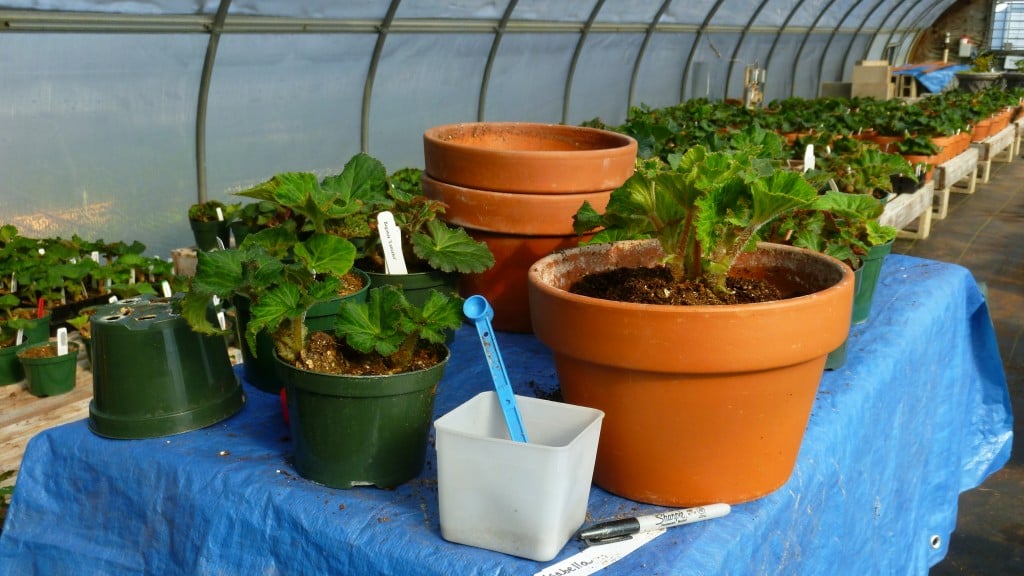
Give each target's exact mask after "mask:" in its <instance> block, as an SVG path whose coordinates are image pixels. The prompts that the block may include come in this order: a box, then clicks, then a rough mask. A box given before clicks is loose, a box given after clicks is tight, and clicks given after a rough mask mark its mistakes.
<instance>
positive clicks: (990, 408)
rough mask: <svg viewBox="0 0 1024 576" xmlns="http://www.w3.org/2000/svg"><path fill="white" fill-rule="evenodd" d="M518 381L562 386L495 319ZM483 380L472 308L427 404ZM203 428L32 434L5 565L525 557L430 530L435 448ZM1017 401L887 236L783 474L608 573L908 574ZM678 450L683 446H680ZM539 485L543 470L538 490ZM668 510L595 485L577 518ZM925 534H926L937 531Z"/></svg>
mask: <svg viewBox="0 0 1024 576" xmlns="http://www.w3.org/2000/svg"><path fill="white" fill-rule="evenodd" d="M498 340H499V342H500V344H501V346H502V348H503V356H504V358H505V361H506V362H507V363H508V365H509V374H510V378H511V380H512V382H513V387H514V388H515V389H516V392H517V393H518V394H523V395H538V394H540V393H546V392H550V391H551V390H553V389H554V388H555V386H556V384H557V380H556V375H555V370H554V368H553V366H552V362H551V358H550V354H549V352H548V351H547V349H546V348H545V347H544V346H543V345H541V344H540V343H538V341H537V340H536V339H535V338H534V337H532V336H531V335H521V334H505V333H499V334H498ZM489 387H490V376H489V372H488V368H487V365H486V363H485V361H484V358H483V354H482V352H481V350H480V346H479V343H478V342H477V341H476V335H475V332H474V330H473V328H472V327H471V326H465V327H463V328H462V329H461V330H460V331H459V332H458V334H457V336H456V339H455V342H454V344H453V356H452V359H451V362H450V365H449V367H448V370H447V373H446V375H445V378H444V380H443V381H442V382H441V384H440V386H439V388H438V397H437V402H436V415H441V414H444V413H447V412H448V411H449V410H451V409H453V408H454V407H456V406H457V405H459V404H461V403H462V402H464V401H466V400H468V399H469V398H471V397H472V396H474V395H475V394H476V393H478V392H480V391H482V390H485V389H488V388H489ZM246 391H247V393H248V403H247V405H246V406H245V407H244V408H243V410H242V411H241V412H240V413H239V414H237V415H236V416H234V417H232V418H230V419H228V420H226V421H224V422H222V423H220V424H217V425H215V426H211V427H209V428H206V429H203V430H199V431H195V432H190V433H187V434H182V435H178V436H172V437H167V438H158V439H151V440H134V441H117V440H108V439H103V438H99V437H97V436H95V435H93V434H92V433H90V432H89V430H88V428H87V426H86V423H85V422H84V421H81V422H76V423H72V424H68V425H65V426H61V427H57V428H54V429H51V430H48V431H45V432H43V433H41V434H39V435H38V436H36V437H35V438H33V440H32V441H31V442H30V444H29V446H28V450H27V452H26V455H25V458H24V461H23V463H22V468H21V471H20V474H19V477H18V483H17V489H16V490H15V494H14V500H13V503H12V506H11V508H10V512H9V515H8V518H7V524H6V528H5V530H4V532H3V534H2V536H0V574H3V575H18V576H23V575H26V574H40V575H44V574H45V575H47V576H50V575H59V574H75V575H88V574H104V575H109V574H161V575H173V574H188V575H195V574H263V575H274V574H288V575H294V574H361V575H365V574H437V575H448V574H466V575H469V574H473V575H485V574H486V575H498V574H533V573H534V572H536V571H537V570H538V569H540V568H542V567H544V566H545V565H549V564H552V563H554V562H556V561H558V560H561V559H564V558H566V557H568V556H570V555H572V554H575V553H577V552H579V551H580V550H581V545H580V544H579V543H578V542H576V541H571V542H570V543H569V544H568V545H567V546H566V548H565V549H564V550H563V551H562V553H561V554H560V555H559V557H558V558H556V559H555V560H553V561H552V562H550V563H537V562H532V561H528V560H523V559H520V558H515V557H512V556H507V555H504V554H499V553H495V552H490V551H487V550H482V549H477V548H472V547H468V546H461V545H457V544H452V543H449V542H446V541H445V540H443V539H442V538H441V533H440V527H439V520H438V513H437V473H436V468H435V452H434V449H433V447H432V446H431V447H430V448H429V450H428V462H427V466H426V468H425V470H424V471H423V473H422V474H421V475H420V476H419V477H418V478H416V479H415V480H413V481H411V482H409V483H408V484H405V485H403V486H401V487H399V488H397V489H395V490H379V489H375V488H364V489H355V490H349V491H344V490H336V489H331V488H325V487H323V486H319V485H316V484H314V483H311V482H308V481H306V480H304V479H302V478H300V477H298V476H297V474H296V473H295V471H294V469H293V468H292V465H291V464H290V462H289V454H290V450H291V445H290V442H289V440H288V430H287V427H286V426H285V425H284V423H283V422H282V418H281V414H280V405H279V401H278V398H277V397H275V396H272V395H268V394H265V393H262V392H259V391H258V390H256V389H254V388H251V387H248V386H247V387H246ZM1011 440H1012V416H1011V413H1010V404H1009V398H1008V391H1007V386H1006V379H1005V374H1004V372H1003V368H1002V363H1001V361H1000V359H999V353H998V349H997V346H996V341H995V334H994V331H993V328H992V324H991V321H990V318H989V315H988V309H987V307H986V305H985V302H984V299H983V297H982V295H981V293H980V292H979V290H978V287H977V285H976V284H975V281H974V279H973V278H972V277H971V275H970V273H969V272H968V271H967V270H966V269H964V268H961V267H959V266H956V265H952V264H944V263H939V262H934V261H928V260H922V259H918V258H912V257H906V256H899V255H891V256H889V257H888V258H887V259H886V262H885V265H884V267H883V271H882V277H881V280H880V284H879V287H878V290H877V292H876V295H875V303H874V307H873V311H872V317H871V319H869V320H868V322H867V323H864V324H861V325H857V326H854V327H853V328H852V330H851V334H850V339H849V341H848V359H847V363H846V365H845V366H844V367H843V368H841V369H838V370H836V371H833V372H827V373H826V374H825V375H824V377H823V378H822V381H821V386H820V389H819V392H818V395H817V399H816V402H815V405H814V409H813V413H812V414H811V418H810V422H809V424H808V426H807V434H806V437H805V439H804V442H803V446H802V449H801V452H800V456H799V459H798V462H797V465H796V469H795V470H794V472H793V475H792V477H791V478H790V480H789V482H788V483H787V484H785V485H784V486H783V487H782V488H780V489H779V490H777V491H776V492H774V493H772V494H770V495H769V496H766V497H764V498H762V499H760V500H757V501H754V502H750V503H746V504H740V505H737V506H735V507H734V508H733V511H732V513H731V514H730V515H729V516H727V517H725V518H722V519H718V520H713V521H710V522H704V523H700V524H694V525H691V526H684V527H678V528H673V529H671V530H670V531H669V533H668V534H666V535H664V536H662V537H660V538H658V539H656V540H654V541H653V542H651V543H649V544H647V545H646V546H644V547H643V548H642V549H641V550H639V551H637V552H635V553H633V554H632V555H630V556H628V557H626V558H625V559H623V560H621V561H620V562H618V563H616V564H614V565H613V566H612V567H611V568H609V569H607V570H606V571H605V572H602V573H607V574H640V573H645V574H680V575H684V574H685V575H690V574H696V575H711V574H735V575H746V574H829V573H835V572H836V571H837V569H839V568H840V567H841V569H840V570H839V571H840V572H841V573H844V574H919V575H925V574H927V572H928V569H929V567H930V566H931V565H933V564H935V563H936V562H938V561H939V560H940V559H942V557H943V556H944V555H945V553H946V544H947V542H948V541H949V535H950V533H951V532H952V531H953V529H954V527H955V524H956V511H957V497H958V495H959V494H960V492H962V491H964V490H967V489H970V488H973V487H975V486H977V485H979V484H980V483H981V482H982V481H983V480H984V479H985V478H986V477H987V476H988V475H989V474H991V473H992V472H994V471H996V470H997V469H999V468H1000V467H1001V466H1002V465H1003V464H1004V463H1005V462H1006V461H1007V459H1008V457H1009V454H1010V446H1011ZM679 456H680V457H685V456H686V455H685V454H680V455H679ZM536 489H537V490H542V489H543V488H542V487H539V486H538V487H537V488H536ZM657 510H659V509H658V508H656V507H653V506H647V505H642V504H638V503H636V502H632V501H629V500H624V499H622V498H618V497H615V496H612V495H609V494H608V493H606V492H604V491H603V490H601V489H599V488H596V487H595V488H594V489H593V491H592V493H591V497H590V505H589V509H588V519H590V520H600V519H606V518H610V517H615V516H623V515H635V514H645V513H651V512H654V511H657ZM935 536H937V537H938V544H937V545H936V546H933V542H934V540H933V538H934V537H935Z"/></svg>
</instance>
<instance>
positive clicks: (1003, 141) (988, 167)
mask: <svg viewBox="0 0 1024 576" xmlns="http://www.w3.org/2000/svg"><path fill="white" fill-rule="evenodd" d="M1016 140H1017V126H1016V125H1008V126H1007V127H1006V128H1003V129H1002V130H1000V131H999V132H998V133H996V134H993V135H991V136H989V137H988V138H985V139H984V140H982V141H981V142H975V143H973V144H971V147H972V148H976V149H977V150H978V168H980V169H981V181H982V183H984V184H987V183H988V178H989V175H990V174H991V172H992V161H993V160H995V159H996V157H997V156H999V155H1000V154H1004V153H1005V155H1006V158H1005V160H1004V161H1005V162H1013V159H1014V153H1013V149H1014V142H1016Z"/></svg>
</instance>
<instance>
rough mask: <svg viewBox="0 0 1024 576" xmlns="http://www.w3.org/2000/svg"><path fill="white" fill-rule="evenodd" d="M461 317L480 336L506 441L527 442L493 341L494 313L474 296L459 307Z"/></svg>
mask: <svg viewBox="0 0 1024 576" xmlns="http://www.w3.org/2000/svg"><path fill="white" fill-rule="evenodd" d="M462 313H463V314H465V315H466V318H469V319H470V320H472V321H473V323H474V324H476V331H477V334H479V335H480V344H481V345H482V346H483V348H484V356H485V357H486V358H487V365H488V366H489V367H490V369H491V379H492V380H494V388H495V389H496V390H497V392H498V402H500V403H501V412H502V414H503V415H504V416H505V424H506V426H508V435H509V437H510V438H512V440H515V441H516V442H528V441H529V440H527V439H526V429H525V428H524V427H523V418H522V416H521V415H520V414H519V407H518V406H517V405H516V397H515V394H514V393H513V392H512V384H511V383H509V381H508V373H507V372H506V371H505V363H504V362H502V360H501V350H499V349H498V342H497V341H496V340H495V339H494V330H493V329H492V328H491V319H492V318H494V309H493V308H491V304H490V302H488V301H487V299H486V298H484V297H483V296H480V295H479V294H476V295H473V296H470V297H469V298H467V299H466V301H465V302H464V303H463V304H462Z"/></svg>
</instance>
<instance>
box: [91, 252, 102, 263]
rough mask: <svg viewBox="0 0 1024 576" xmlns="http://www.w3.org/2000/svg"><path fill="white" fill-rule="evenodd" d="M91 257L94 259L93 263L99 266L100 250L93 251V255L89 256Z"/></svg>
mask: <svg viewBox="0 0 1024 576" xmlns="http://www.w3.org/2000/svg"><path fill="white" fill-rule="evenodd" d="M89 256H90V257H91V258H92V261H93V262H95V263H97V264H99V263H100V251H99V250H93V251H92V254H89Z"/></svg>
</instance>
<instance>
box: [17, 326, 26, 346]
mask: <svg viewBox="0 0 1024 576" xmlns="http://www.w3.org/2000/svg"><path fill="white" fill-rule="evenodd" d="M24 340H25V331H24V330H22V329H21V328H18V335H17V336H15V337H14V345H15V346H21V343H22V342H23V341H24Z"/></svg>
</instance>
